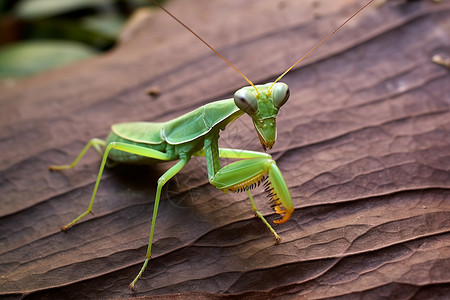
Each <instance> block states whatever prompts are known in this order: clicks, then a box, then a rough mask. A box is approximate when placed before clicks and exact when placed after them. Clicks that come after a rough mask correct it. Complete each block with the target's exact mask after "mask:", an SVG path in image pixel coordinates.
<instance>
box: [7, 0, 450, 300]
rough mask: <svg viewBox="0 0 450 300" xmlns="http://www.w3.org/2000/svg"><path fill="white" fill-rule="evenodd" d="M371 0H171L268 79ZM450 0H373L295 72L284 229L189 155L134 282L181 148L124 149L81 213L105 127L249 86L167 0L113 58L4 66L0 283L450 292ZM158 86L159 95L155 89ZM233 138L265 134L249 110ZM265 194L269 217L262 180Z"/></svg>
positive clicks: (91, 294)
mask: <svg viewBox="0 0 450 300" xmlns="http://www.w3.org/2000/svg"><path fill="white" fill-rule="evenodd" d="M362 2H363V1H353V0H352V1H333V2H326V3H324V2H319V1H295V0H291V1H288V0H284V1H273V0H260V1H250V0H249V1H229V0H228V1H225V0H223V1H219V0H217V1H210V0H195V1H194V0H190V1H187V0H185V1H172V2H170V3H168V5H167V8H168V9H169V10H170V11H172V12H173V13H174V14H175V15H178V16H180V17H181V18H182V20H183V21H185V22H186V23H187V24H189V25H190V26H191V27H192V28H193V29H194V30H195V31H197V32H198V33H199V34H200V35H201V36H203V37H204V38H205V39H206V40H208V41H209V42H210V43H211V44H212V45H214V46H215V47H216V48H217V49H218V50H220V51H221V53H223V54H224V55H225V56H226V57H228V58H229V60H230V61H232V62H233V63H235V65H236V66H237V67H238V68H239V69H240V70H241V71H242V72H244V73H245V74H246V75H247V76H248V77H249V78H250V79H252V80H253V81H255V82H257V83H261V82H267V81H270V80H273V79H274V78H275V77H277V76H278V75H279V74H280V73H281V72H282V71H284V70H285V69H286V68H287V67H288V66H289V65H290V64H292V63H293V62H294V61H295V60H297V59H298V58H299V57H300V56H301V55H303V54H304V53H306V52H307V51H308V50H309V49H310V48H311V47H312V46H313V45H314V44H315V43H316V42H317V41H318V40H320V39H321V38H322V37H324V36H326V35H327V34H328V33H329V32H330V31H331V30H333V29H334V28H335V27H336V26H338V25H339V23H340V22H342V21H343V20H344V19H345V18H346V17H348V16H349V15H350V14H351V13H353V12H354V11H356V10H357V9H358V8H359V7H360V6H361V5H362ZM449 49H450V3H448V2H445V1H443V2H442V3H440V4H435V3H432V2H430V1H423V2H413V3H403V4H402V3H392V4H386V5H384V6H383V7H381V8H380V9H375V8H374V7H369V8H368V9H366V10H365V11H364V12H363V13H362V14H360V15H359V16H357V17H356V18H355V19H354V20H352V21H351V22H350V23H349V24H348V25H347V26H346V27H344V28H343V29H342V31H340V32H339V33H338V34H337V35H336V36H335V37H333V38H332V39H330V40H329V41H328V42H327V43H326V44H325V45H324V46H323V47H321V48H319V50H317V51H316V52H315V53H314V54H313V55H311V57H309V58H308V60H307V61H305V63H304V64H302V66H299V67H298V68H296V69H295V70H293V71H292V72H291V73H289V74H288V75H287V76H286V77H285V79H284V81H285V82H286V83H288V84H289V86H290V89H291V95H292V96H291V99H290V100H289V102H288V103H287V104H286V105H285V106H284V107H283V109H282V111H281V112H280V114H279V117H278V140H277V143H276V144H275V147H274V148H273V150H272V151H271V153H272V154H273V156H274V157H275V158H276V160H277V163H278V166H279V167H280V169H281V170H282V172H283V174H284V176H285V179H286V182H287V184H288V186H289V188H290V190H291V193H292V196H293V202H294V204H295V208H296V211H295V212H294V214H293V216H292V218H291V220H290V221H288V222H287V223H285V224H282V225H279V226H276V228H275V229H276V230H277V231H278V233H279V234H280V236H281V237H282V239H283V241H282V243H281V244H280V245H273V237H272V236H271V235H270V234H269V233H268V232H267V229H266V228H265V226H264V225H263V224H262V223H261V222H260V221H259V220H258V219H256V218H254V216H253V214H252V212H251V207H250V203H249V201H248V200H247V199H246V195H241V194H238V195H224V194H222V193H221V192H220V191H218V190H216V189H215V188H214V187H213V186H210V185H209V184H208V180H207V176H206V174H207V172H206V166H205V162H204V161H203V160H202V159H195V160H193V161H191V162H190V163H189V164H188V165H187V166H186V168H185V169H184V170H183V171H182V172H181V173H180V174H179V175H177V176H176V177H175V178H174V180H172V181H171V182H169V183H168V184H167V186H166V187H165V188H164V195H163V200H162V201H161V205H160V208H159V212H158V219H157V227H156V234H155V242H154V248H153V254H154V258H153V259H152V260H151V261H150V263H149V267H148V268H147V270H146V271H145V273H144V276H143V278H142V279H141V280H140V281H139V282H138V284H137V292H136V293H134V294H133V293H132V292H131V291H129V290H128V288H127V286H128V284H129V282H130V281H131V280H132V279H133V278H134V276H135V275H136V274H137V272H138V271H139V269H140V267H141V264H142V262H143V260H144V256H145V251H146V243H147V240H148V232H149V227H150V219H151V212H152V209H153V199H154V194H155V186H156V181H157V178H158V176H159V175H161V174H162V172H163V171H164V170H165V169H167V166H168V165H167V164H165V165H161V166H156V167H153V168H152V167H146V166H119V167H116V168H114V169H111V170H107V171H106V173H105V174H104V176H103V179H102V181H101V184H100V189H99V193H98V196H97V202H96V203H95V205H94V213H95V215H94V216H89V217H88V218H86V219H85V220H84V221H83V222H81V223H80V224H78V225H76V226H75V227H73V228H72V229H71V230H69V231H68V232H67V233H63V232H61V231H60V230H59V228H60V226H61V225H64V224H66V223H67V222H68V221H70V220H72V219H73V218H74V217H76V216H77V215H78V214H79V213H80V212H82V211H83V210H84V209H85V208H86V206H87V204H88V201H89V198H90V195H91V193H92V189H93V184H94V182H95V177H96V174H97V169H98V166H99V158H98V155H96V154H95V152H94V151H91V152H90V153H89V154H88V155H87V156H86V157H85V158H84V160H82V162H81V164H80V165H79V166H78V167H77V168H75V169H73V170H67V171H63V172H49V171H48V170H47V166H48V165H50V164H64V163H68V162H70V161H71V160H72V159H73V158H74V157H75V156H76V155H77V154H78V153H79V151H81V149H82V147H83V146H84V144H85V143H86V142H87V141H88V140H89V139H91V138H93V137H99V138H103V137H105V136H106V135H107V133H108V130H109V126H110V125H111V124H113V123H118V122H125V121H162V120H168V119H170V118H173V117H176V116H179V115H181V114H183V113H186V112H188V111H190V110H192V109H194V108H196V107H198V106H200V105H202V104H205V103H208V102H210V101H214V100H217V99H221V98H225V97H230V96H231V95H232V94H233V92H234V91H235V90H237V89H238V88H239V87H240V86H242V85H244V84H245V82H243V80H242V78H241V77H239V75H237V74H235V73H234V71H233V70H231V68H229V67H228V66H226V65H225V64H224V63H223V62H222V61H221V60H220V59H218V58H217V57H216V56H215V55H214V54H212V53H211V52H210V51H209V50H208V49H207V48H206V47H204V45H202V44H201V43H199V42H198V41H196V40H195V38H193V37H192V36H191V35H190V34H189V33H187V32H185V30H183V29H182V28H180V26H179V25H178V24H176V23H175V22H174V21H173V20H172V19H170V18H169V17H168V16H167V15H165V14H164V13H163V12H157V13H155V15H154V16H152V17H151V18H149V19H148V20H146V22H145V24H143V25H142V27H141V29H140V30H137V31H135V36H133V37H131V38H129V39H128V40H127V42H126V43H123V44H122V45H120V46H119V47H118V48H117V49H115V50H114V51H112V52H111V53H108V54H107V55H104V56H102V57H99V58H96V59H93V60H90V61H86V62H82V63H79V64H77V65H73V66H70V67H67V68H64V69H60V70H55V71H51V72H48V73H45V74H42V75H39V76H37V77H34V78H31V79H27V80H24V81H19V82H16V83H15V85H14V86H11V83H9V84H8V85H5V84H4V85H3V86H2V87H1V89H2V92H1V93H0V94H1V95H0V140H1V143H0V153H1V156H0V195H1V209H0V224H1V225H0V245H1V247H0V270H1V277H0V293H1V294H2V295H3V296H5V297H7V298H9V299H16V298H21V297H24V298H25V299H44V298H64V299H80V298H96V299H106V298H108V299H109V298H129V297H135V296H142V297H144V296H155V295H162V296H164V297H165V296H167V295H178V297H179V298H186V297H196V298H202V299H204V298H215V297H217V296H221V295H239V296H247V297H249V298H251V297H255V298H256V297H258V299H260V298H269V297H276V296H287V297H291V296H297V297H304V298H308V299H309V298H316V299H317V298H345V299H353V298H355V299H356V298H367V297H370V298H396V299H400V298H408V299H425V298H427V299H430V298H434V299H438V298H442V299H443V298H445V296H446V295H448V294H450V284H449V282H450V271H449V270H450V233H449V231H450V189H449V187H450V150H449V149H450V85H449V78H450V77H449V71H448V70H447V69H445V68H442V67H441V66H438V65H436V64H434V63H433V62H432V61H431V57H432V56H433V54H434V53H435V52H436V51H440V52H442V51H448V50H449ZM152 86H157V87H158V88H159V89H160V91H161V94H160V95H159V97H158V98H155V99H149V98H148V95H147V94H146V91H147V90H148V89H149V88H150V87H152ZM220 143H221V146H223V147H235V148H244V149H250V150H260V145H259V141H258V138H257V136H256V133H255V132H254V129H253V128H252V126H251V123H250V122H249V120H248V118H245V117H243V118H242V120H241V119H239V120H237V121H236V122H235V123H233V124H232V125H230V126H229V127H228V129H227V131H225V132H224V134H223V135H222V139H221V140H220ZM255 200H256V202H257V205H258V206H259V208H260V210H261V211H262V212H263V214H264V215H266V216H267V218H268V219H273V217H274V216H273V215H272V212H271V210H270V207H269V206H268V205H267V203H266V200H265V196H264V194H263V193H262V192H259V193H257V195H256V197H255ZM141 299H142V298H141Z"/></svg>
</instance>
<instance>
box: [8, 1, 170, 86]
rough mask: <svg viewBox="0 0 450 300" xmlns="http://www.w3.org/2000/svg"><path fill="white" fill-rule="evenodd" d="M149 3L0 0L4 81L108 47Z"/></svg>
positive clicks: (86, 55) (87, 55)
mask: <svg viewBox="0 0 450 300" xmlns="http://www.w3.org/2000/svg"><path fill="white" fill-rule="evenodd" d="M159 2H160V3H163V2H164V1H161V0H160V1H159ZM149 6H153V3H152V1H151V0H63V1H61V0H0V80H5V79H17V78H23V77H26V76H30V75H33V74H36V73H38V72H42V71H45V70H48V69H52V68H56V67H59V66H62V65H66V64H69V63H73V62H75V61H78V60H81V59H86V58H89V57H92V56H95V55H98V54H99V53H101V52H104V51H107V50H108V49H111V48H112V47H113V46H114V45H115V43H116V42H117V40H118V37H119V35H120V32H121V31H122V29H123V27H124V26H125V24H126V23H127V21H128V20H129V18H130V16H131V15H132V13H133V12H134V11H136V10H137V9H139V8H141V10H142V8H143V7H149Z"/></svg>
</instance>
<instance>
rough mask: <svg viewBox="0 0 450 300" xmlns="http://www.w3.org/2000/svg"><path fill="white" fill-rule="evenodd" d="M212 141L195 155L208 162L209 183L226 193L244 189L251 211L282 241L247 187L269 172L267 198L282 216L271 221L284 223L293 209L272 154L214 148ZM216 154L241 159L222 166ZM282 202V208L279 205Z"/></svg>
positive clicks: (250, 187) (253, 184)
mask: <svg viewBox="0 0 450 300" xmlns="http://www.w3.org/2000/svg"><path fill="white" fill-rule="evenodd" d="M216 147H217V146H216V144H215V143H207V144H206V143H205V147H204V150H201V151H199V152H197V153H195V155H199V156H205V157H206V161H207V164H208V175H209V179H210V182H211V184H212V185H214V186H215V187H217V188H218V189H220V190H222V191H223V192H225V193H226V192H227V191H228V190H232V191H243V190H247V193H248V196H249V199H250V203H251V205H252V209H253V212H254V213H255V215H256V216H257V217H258V218H260V219H261V221H262V222H263V223H264V224H265V225H266V226H267V228H268V229H269V230H270V232H271V233H272V234H273V235H274V236H275V240H276V243H279V242H280V241H281V238H280V236H279V235H278V234H277V233H276V231H275V230H274V229H273V228H272V226H271V225H270V224H269V222H267V220H266V219H265V218H264V217H263V215H262V214H261V213H260V212H259V211H258V209H257V207H256V205H255V202H254V201H253V197H252V195H251V192H250V190H251V189H252V188H253V187H256V186H257V185H259V183H260V182H261V180H262V179H263V176H264V175H265V174H267V173H268V174H269V178H268V179H267V181H268V182H269V184H266V191H268V192H269V196H270V197H272V199H271V200H270V201H271V202H272V205H273V207H274V210H275V212H276V213H278V214H280V215H284V216H283V218H282V219H279V220H275V221H274V223H284V222H285V221H286V220H287V219H289V217H290V215H291V214H292V212H293V210H294V208H293V205H292V200H291V196H290V194H289V190H288V188H287V185H286V183H285V181H284V179H283V176H282V175H281V171H280V170H279V169H278V167H277V166H276V163H275V161H274V160H273V159H272V156H271V155H269V154H267V153H262V152H256V151H249V150H236V149H226V148H218V147H217V148H216ZM219 157H223V158H236V159H242V160H240V161H237V162H234V163H231V164H229V165H226V166H225V167H223V168H221V167H220V163H219V161H218V160H219ZM281 205H282V206H283V207H284V209H282V208H281Z"/></svg>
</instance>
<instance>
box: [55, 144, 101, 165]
mask: <svg viewBox="0 0 450 300" xmlns="http://www.w3.org/2000/svg"><path fill="white" fill-rule="evenodd" d="M91 146H92V147H94V149H95V150H97V152H98V154H99V155H100V157H102V155H103V149H102V148H101V147H103V148H105V146H106V142H105V141H104V140H100V139H91V140H90V141H89V142H88V143H87V144H86V146H84V148H83V150H81V152H80V154H78V156H77V158H75V160H74V161H73V162H72V163H71V164H70V165H60V166H56V165H51V166H48V168H49V170H52V171H60V170H67V169H71V168H73V167H75V166H76V165H77V163H78V162H79V161H80V159H81V158H82V157H83V156H84V155H85V154H86V151H87V150H88V149H89V148H90V147H91Z"/></svg>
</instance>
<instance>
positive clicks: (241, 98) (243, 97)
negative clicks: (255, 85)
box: [234, 88, 258, 115]
mask: <svg viewBox="0 0 450 300" xmlns="http://www.w3.org/2000/svg"><path fill="white" fill-rule="evenodd" d="M234 103H235V104H236V106H237V107H239V109H240V110H242V111H244V112H246V113H247V114H249V115H254V114H256V112H257V111H258V103H257V100H256V96H255V94H253V93H252V92H251V91H249V90H247V89H245V88H244V89H240V90H238V91H237V92H236V93H234Z"/></svg>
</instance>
